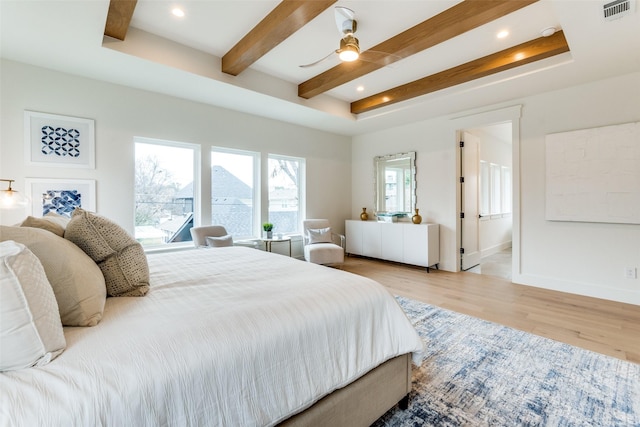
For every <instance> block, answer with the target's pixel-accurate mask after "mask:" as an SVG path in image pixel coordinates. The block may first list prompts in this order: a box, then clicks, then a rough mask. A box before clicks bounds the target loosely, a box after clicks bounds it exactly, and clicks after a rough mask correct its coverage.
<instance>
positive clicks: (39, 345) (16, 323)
mask: <svg viewBox="0 0 640 427" xmlns="http://www.w3.org/2000/svg"><path fill="white" fill-rule="evenodd" d="M0 289H2V298H1V299H0V349H2V350H1V351H0V371H12V370H16V369H23V368H28V367H31V366H42V365H46V364H47V363H49V362H50V361H52V360H53V359H55V357H56V356H58V355H59V354H60V353H62V351H64V348H65V347H66V341H65V339H64V333H63V330H62V322H61V321H60V314H59V313H58V304H57V303H56V298H55V295H54V294H53V289H52V288H51V285H50V284H49V281H48V280H47V276H46V274H45V272H44V268H43V267H42V264H41V263H40V260H38V258H37V257H36V256H35V255H34V254H33V253H32V252H31V251H30V250H29V249H28V248H27V247H26V246H24V245H22V244H20V243H16V242H14V241H12V240H7V241H5V242H0Z"/></svg>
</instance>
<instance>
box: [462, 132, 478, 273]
mask: <svg viewBox="0 0 640 427" xmlns="http://www.w3.org/2000/svg"><path fill="white" fill-rule="evenodd" d="M462 141H464V148H461V152H460V159H461V171H462V177H464V182H462V183H461V184H460V185H461V195H462V203H461V206H462V213H464V218H462V215H460V216H461V218H460V221H461V230H462V238H461V242H462V249H463V251H461V254H460V259H461V264H460V266H461V268H462V270H468V269H470V268H472V267H475V266H476V265H478V264H480V242H479V236H480V233H479V229H480V227H479V225H480V215H479V214H480V212H479V210H478V189H479V188H478V185H479V179H478V176H479V170H478V169H479V165H480V158H479V145H480V139H479V138H478V137H476V136H474V135H472V134H471V133H469V132H463V133H462Z"/></svg>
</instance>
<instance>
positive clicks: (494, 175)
mask: <svg viewBox="0 0 640 427" xmlns="http://www.w3.org/2000/svg"><path fill="white" fill-rule="evenodd" d="M490 168H491V199H490V202H489V208H490V211H491V213H492V214H499V213H500V209H502V203H501V200H502V199H501V191H500V190H501V186H502V179H501V178H500V175H501V174H500V165H497V164H495V163H491V166H490Z"/></svg>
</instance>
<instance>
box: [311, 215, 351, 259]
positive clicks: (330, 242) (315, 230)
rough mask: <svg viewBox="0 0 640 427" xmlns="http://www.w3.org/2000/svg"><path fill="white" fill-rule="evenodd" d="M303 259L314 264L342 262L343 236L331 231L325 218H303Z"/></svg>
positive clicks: (343, 250)
mask: <svg viewBox="0 0 640 427" xmlns="http://www.w3.org/2000/svg"><path fill="white" fill-rule="evenodd" d="M302 227H303V229H304V236H303V238H302V239H303V244H304V259H305V260H307V261H308V262H312V263H314V264H323V265H336V264H342V263H343V262H344V252H345V237H344V235H342V234H337V233H333V232H332V231H331V225H330V224H329V220H327V219H305V220H304V221H302Z"/></svg>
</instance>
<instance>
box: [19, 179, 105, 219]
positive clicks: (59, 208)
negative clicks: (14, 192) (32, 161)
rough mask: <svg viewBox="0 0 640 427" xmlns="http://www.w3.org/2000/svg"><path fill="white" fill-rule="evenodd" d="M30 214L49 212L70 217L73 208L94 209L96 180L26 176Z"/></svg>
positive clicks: (37, 214)
mask: <svg viewBox="0 0 640 427" xmlns="http://www.w3.org/2000/svg"><path fill="white" fill-rule="evenodd" d="M25 185H26V193H27V196H29V198H30V199H31V215H32V216H35V217H42V216H44V215H46V214H47V213H49V212H53V213H57V214H59V215H63V216H67V217H71V213H72V212H73V210H74V209H75V208H82V209H85V210H88V211H91V212H95V211H96V181H95V180H92V179H53V178H51V179H49V178H26V179H25Z"/></svg>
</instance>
